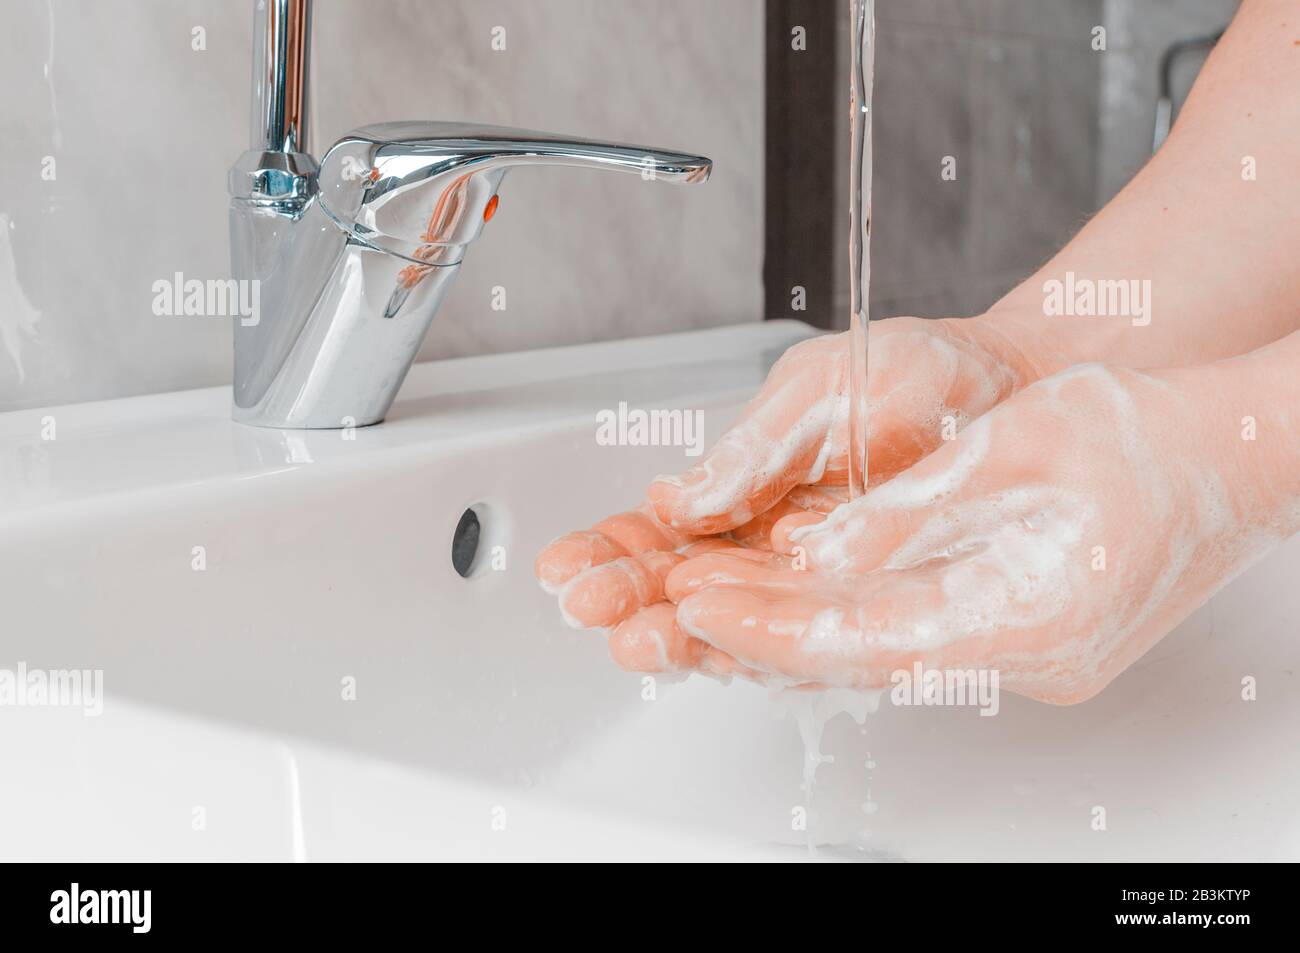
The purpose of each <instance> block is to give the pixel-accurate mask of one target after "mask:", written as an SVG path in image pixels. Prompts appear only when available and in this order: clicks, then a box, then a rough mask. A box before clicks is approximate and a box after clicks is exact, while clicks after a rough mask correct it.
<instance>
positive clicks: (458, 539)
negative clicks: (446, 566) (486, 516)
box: [451, 507, 483, 579]
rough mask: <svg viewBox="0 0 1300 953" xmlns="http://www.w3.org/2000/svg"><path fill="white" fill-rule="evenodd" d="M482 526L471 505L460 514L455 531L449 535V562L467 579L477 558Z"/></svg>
mask: <svg viewBox="0 0 1300 953" xmlns="http://www.w3.org/2000/svg"><path fill="white" fill-rule="evenodd" d="M482 535H483V526H482V524H481V523H480V522H479V516H478V513H476V512H475V511H474V508H473V507H470V508H469V509H467V510H466V511H465V512H464V513H462V514H460V522H458V523H457V524H456V532H455V533H454V534H453V535H452V537H451V564H452V566H454V567H455V568H456V572H458V573H459V574H460V575H461V576H463V577H464V578H466V579H468V578H469V575H470V573H472V572H473V571H474V564H475V562H477V559H478V544H479V540H480V538H481V537H482Z"/></svg>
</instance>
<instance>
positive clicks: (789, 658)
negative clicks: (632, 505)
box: [665, 365, 1266, 703]
mask: <svg viewBox="0 0 1300 953" xmlns="http://www.w3.org/2000/svg"><path fill="white" fill-rule="evenodd" d="M1192 397H1193V395H1192V394H1191V393H1190V392H1189V389H1188V388H1185V387H1182V386H1176V385H1175V384H1173V383H1171V382H1170V380H1166V379H1162V378H1161V377H1159V376H1156V375H1145V374H1141V373H1138V372H1135V371H1127V370H1117V369H1109V368H1105V367H1102V366H1099V365H1084V366H1081V367H1078V368H1074V369H1072V370H1069V371H1066V372H1064V373H1062V374H1058V375H1056V376H1054V377H1050V378H1047V379H1045V380H1043V381H1041V382H1039V383H1037V384H1034V385H1032V386H1030V387H1028V388H1026V389H1025V390H1023V391H1021V392H1020V393H1018V394H1016V395H1015V396H1014V397H1012V398H1010V399H1009V400H1007V401H1006V402H1004V403H1002V404H1001V405H1000V406H998V407H997V408H996V409H994V410H993V411H991V412H989V413H988V414H986V415H984V416H983V417H981V418H979V419H978V420H976V421H975V422H973V423H972V424H971V425H970V426H968V427H967V428H966V429H965V430H964V431H963V432H962V433H961V434H960V435H959V436H958V437H957V438H956V439H955V440H953V441H951V442H950V443H947V444H945V445H944V446H943V447H942V448H941V449H939V450H938V451H936V452H934V453H933V454H931V455H930V456H928V457H926V458H925V459H923V460H921V461H920V462H918V463H916V464H915V465H914V466H912V467H911V468H910V469H908V470H907V471H906V472H904V473H902V474H900V475H898V476H896V477H895V478H894V479H892V480H891V481H889V482H888V483H885V484H884V485H882V486H879V487H877V488H875V489H873V490H871V491H869V492H868V493H867V494H866V495H864V496H863V497H861V498H859V499H857V500H855V501H853V502H851V503H847V504H845V505H843V506H840V507H839V508H837V509H836V510H834V511H833V512H832V513H831V514H830V515H829V516H828V517H825V518H822V517H820V516H817V515H815V514H793V515H789V516H786V517H784V518H783V519H782V520H781V521H780V522H778V524H777V525H776V526H775V528H774V530H773V539H774V542H775V544H776V548H777V550H778V551H779V552H778V553H774V554H771V555H768V556H766V557H764V558H762V559H761V560H755V559H737V558H735V557H734V556H733V555H731V554H728V553H711V554H705V555H701V556H699V557H698V558H693V559H690V560H687V561H685V562H683V563H681V564H680V565H678V566H676V567H674V568H673V570H672V571H671V572H670V574H669V575H668V577H667V580H666V583H665V592H666V594H667V595H668V596H669V598H670V599H672V600H674V601H677V602H679V605H678V610H677V619H678V623H679V625H680V627H681V628H682V630H683V631H685V632H686V633H687V634H689V635H691V636H694V637H695V638H697V639H699V640H701V641H703V642H706V643H708V644H709V645H710V646H713V647H715V648H717V649H720V650H722V651H725V652H727V653H728V654H729V655H730V656H731V657H732V658H734V659H735V660H736V661H737V663H738V664H739V665H742V666H744V667H745V669H747V670H748V671H749V672H751V673H759V675H758V677H759V678H760V679H765V678H777V679H781V680H784V681H788V682H793V683H819V684H826V685H845V686H851V687H857V688H879V687H885V686H887V685H888V684H889V683H890V676H891V673H893V672H896V671H899V670H908V671H910V670H911V668H912V666H913V665H914V664H915V663H916V662H920V663H921V664H922V665H923V666H924V667H926V668H931V669H954V668H960V669H972V668H973V669H987V670H997V671H998V673H999V678H1000V684H1001V685H1002V686H1003V687H1006V688H1008V689H1010V690H1012V691H1017V692H1020V693H1022V694H1025V695H1029V696H1031V697H1034V698H1038V699H1041V700H1046V701H1052V702H1058V703H1068V702H1074V701H1079V700H1083V699H1086V698H1088V697H1090V696H1092V695H1093V694H1095V693H1096V692H1098V691H1100V690H1101V688H1103V687H1104V686H1105V685H1106V684H1107V683H1108V682H1109V681H1110V680H1111V679H1112V678H1114V677H1115V676H1116V675H1117V674H1118V673H1119V672H1121V671H1123V669H1124V668H1125V667H1127V666H1128V665H1129V664H1130V663H1132V662H1133V661H1134V660H1135V659H1137V658H1138V657H1139V656H1141V655H1142V654H1143V653H1144V652H1145V651H1147V649H1149V648H1150V647H1151V646H1152V645H1153V644H1154V643H1155V642H1156V641H1157V640H1158V639H1159V638H1160V637H1161V636H1163V635H1164V634H1165V633H1167V632H1168V631H1169V630H1170V629H1172V628H1173V627H1174V626H1175V625H1176V624H1177V623H1178V622H1179V621H1181V620H1182V619H1183V618H1185V617H1186V616H1187V615H1188V614H1189V613H1190V612H1191V611H1192V610H1193V609H1195V608H1196V607H1197V606H1198V605H1200V604H1201V603H1202V602H1203V601H1204V600H1205V599H1206V598H1208V596H1209V595H1210V594H1211V593H1212V592H1213V591H1214V590H1215V589H1216V588H1217V587H1218V586H1219V585H1221V584H1222V583H1223V582H1224V581H1226V579H1228V578H1230V577H1231V575H1232V574H1233V573H1234V572H1236V571H1238V570H1239V569H1240V567H1241V566H1242V565H1243V563H1244V561H1245V560H1247V559H1248V558H1249V557H1250V556H1251V552H1252V547H1254V545H1255V543H1258V542H1260V541H1261V540H1262V539H1263V535H1266V534H1260V533H1258V532H1254V531H1252V530H1250V529H1249V527H1248V525H1247V524H1248V520H1249V511H1250V507H1251V491H1250V489H1249V486H1250V484H1249V483H1248V482H1245V481H1243V480H1242V479H1241V477H1240V474H1233V473H1232V465H1231V463H1230V462H1229V460H1228V458H1229V457H1230V456H1231V454H1232V452H1233V451H1232V449H1231V447H1232V443H1233V441H1234V440H1235V442H1236V443H1237V444H1240V443H1241V441H1240V440H1239V439H1236V438H1237V435H1236V434H1235V433H1232V434H1231V438H1232V439H1229V440H1227V441H1226V442H1225V440H1224V439H1223V435H1222V434H1209V433H1205V432H1200V431H1205V430H1206V427H1205V425H1204V424H1203V422H1202V421H1201V420H1200V419H1199V418H1197V416H1196V411H1195V410H1194V408H1195V406H1196V403H1195V401H1194V400H1193V399H1192ZM1198 428H1199V431H1198ZM1220 429H1225V430H1231V429H1232V428H1231V426H1230V427H1226V428H1220ZM1225 447H1226V448H1227V449H1226V450H1225V449H1224V448H1225ZM1216 448H1217V449H1216ZM1256 548H1257V547H1256Z"/></svg>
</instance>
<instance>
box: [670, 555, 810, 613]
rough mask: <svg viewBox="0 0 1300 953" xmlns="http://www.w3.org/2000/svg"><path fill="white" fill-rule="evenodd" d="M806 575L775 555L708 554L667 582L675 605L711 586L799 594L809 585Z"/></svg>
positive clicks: (690, 561)
mask: <svg viewBox="0 0 1300 953" xmlns="http://www.w3.org/2000/svg"><path fill="white" fill-rule="evenodd" d="M803 575H804V574H803V573H800V572H799V571H797V570H794V569H792V568H791V566H790V560H789V559H787V558H785V557H784V556H779V555H775V554H773V553H753V552H749V553H727V552H720V553H707V554H705V555H703V556H697V557H696V558H694V559H688V560H686V561H684V562H681V563H679V564H678V565H676V566H675V567H673V569H672V571H671V572H669V573H668V576H667V579H666V580H665V582H664V592H665V594H666V595H667V596H668V599H669V600H670V601H672V602H678V601H680V600H681V599H684V598H686V597H687V596H689V595H691V594H692V593H695V592H699V591H700V590H701V589H706V588H708V587H710V586H763V587H772V588H775V589H781V590H784V591H788V592H796V591H798V590H799V589H801V588H802V587H803V586H804V585H805V580H804V579H803V578H802V576H803Z"/></svg>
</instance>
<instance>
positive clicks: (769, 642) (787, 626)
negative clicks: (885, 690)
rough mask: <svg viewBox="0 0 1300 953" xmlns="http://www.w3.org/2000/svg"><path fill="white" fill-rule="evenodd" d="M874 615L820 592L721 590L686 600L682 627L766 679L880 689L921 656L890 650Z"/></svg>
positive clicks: (679, 615) (680, 614)
mask: <svg viewBox="0 0 1300 953" xmlns="http://www.w3.org/2000/svg"><path fill="white" fill-rule="evenodd" d="M874 608H877V607H875V606H872V607H871V608H867V609H857V608H855V607H854V606H853V605H852V603H851V602H847V601H842V600H838V599H835V598H833V597H832V598H828V597H827V596H826V595H824V594H821V593H817V592H807V591H805V592H797V593H792V592H779V591H775V590H772V589H767V588H760V587H744V586H716V587H712V588H707V589H702V590H700V591H698V592H696V593H694V594H692V595H690V596H687V597H686V598H684V599H683V600H682V601H681V603H679V605H678V607H677V622H678V625H679V627H680V628H681V629H682V631H683V632H685V633H686V634H687V635H690V636H692V637H694V638H697V639H700V640H702V641H704V642H707V643H708V644H709V645H711V646H713V647H715V648H718V649H721V650H722V651H724V652H727V653H728V654H729V655H731V656H733V657H734V658H735V659H736V660H737V661H738V662H740V664H742V665H745V666H747V667H749V668H751V669H754V670H756V671H759V672H762V673H766V674H767V675H778V676H781V677H783V678H787V679H791V680H793V681H795V682H796V683H805V682H818V683H822V684H825V685H834V686H844V687H853V688H878V687H882V686H884V685H886V684H888V682H889V675H890V673H891V672H892V671H895V670H896V669H898V668H901V667H907V665H910V664H911V660H912V659H913V658H915V657H916V655H917V653H916V652H915V650H912V651H900V650H898V649H894V648H890V647H889V646H890V645H891V643H890V642H889V641H888V640H886V639H882V638H880V637H878V633H877V630H876V629H875V628H874V627H873V626H871V625H867V624H865V623H864V620H869V619H871V615H870V612H871V611H872V609H874ZM904 663H906V665H905V664H904Z"/></svg>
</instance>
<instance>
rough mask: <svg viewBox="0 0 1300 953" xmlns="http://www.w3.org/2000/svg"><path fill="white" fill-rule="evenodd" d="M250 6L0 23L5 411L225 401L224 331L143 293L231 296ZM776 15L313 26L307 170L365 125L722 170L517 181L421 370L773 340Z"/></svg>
mask: <svg viewBox="0 0 1300 953" xmlns="http://www.w3.org/2000/svg"><path fill="white" fill-rule="evenodd" d="M251 2H252V0H112V2H108V0H95V2H89V0H48V2H42V0H0V411H3V410H8V409H14V408H16V407H29V406H41V405H46V404H53V403H64V402H71V401H78V400H89V399H95V398H101V397H108V396H118V395H128V394H139V393H147V392H153V391H163V390H171V389H178V388H187V387H197V386H202V385H207V384H216V383H221V382H224V381H227V380H229V374H230V364H231V354H230V346H231V345H230V328H229V320H228V319H221V318H167V317H158V316H155V315H154V314H153V311H152V307H151V305H152V301H153V293H152V291H151V286H152V283H153V282H154V281H156V280H158V279H161V278H169V277H170V276H172V275H173V274H174V273H175V272H178V271H179V272H182V273H183V274H184V275H185V276H186V277H187V278H193V277H198V278H210V277H221V276H224V275H225V274H227V273H228V257H227V254H228V253H227V236H226V203H227V199H226V185H225V178H226V170H227V168H228V167H229V165H230V164H231V162H233V161H234V159H235V158H236V157H237V156H238V155H239V153H240V152H242V151H243V150H244V149H245V148H246V147H247V140H248V127H249V117H248V95H249V75H250V72H251V70H250V55H251V54H250V50H251V46H252V42H251V21H252V6H251ZM762 14H763V8H762V4H761V3H760V2H757V0H709V2H707V3H700V2H697V0H617V2H612V0H317V4H316V15H315V30H314V42H313V50H312V53H313V60H314V67H315V70H314V72H315V85H314V94H315V95H314V126H313V128H314V130H315V132H314V135H315V138H316V146H317V149H316V151H317V153H318V154H319V153H320V152H321V151H322V150H321V149H320V146H321V145H327V144H328V143H329V142H332V141H333V139H334V138H336V137H337V136H339V135H340V134H342V133H343V132H345V131H347V130H348V129H350V128H352V127H354V126H357V125H360V124H363V123H366V122H376V121H382V120H392V119H403V118H412V119H418V118H428V119H461V120H471V121H478V122H488V123H497V124H502V125H518V126H523V127H526V128H527V127H532V128H540V129H549V130H555V131H561V132H571V133H574V134H576V135H584V136H591V137H607V138H611V139H614V140H623V141H631V142H637V143H641V144H645V145H663V146H667V147H673V148H678V149H682V150H687V151H693V152H699V153H703V154H705V155H709V156H711V157H713V158H714V159H715V160H716V163H717V165H716V169H717V171H716V174H715V176H714V178H713V180H712V181H710V182H709V183H708V184H707V185H706V186H703V187H698V188H695V187H692V188H672V187H669V186H667V185H664V184H663V183H648V182H643V181H641V180H640V179H639V178H638V177H636V176H616V175H602V174H598V173H591V172H586V171H576V170H568V169H530V170H518V171H516V172H513V173H511V174H510V176H509V178H508V179H507V180H506V183H505V186H504V188H503V190H502V194H501V206H500V212H499V213H498V215H497V216H496V218H495V219H494V220H493V222H492V225H491V227H489V228H488V229H487V230H486V232H485V234H484V236H483V238H482V239H481V240H480V241H479V243H478V244H477V245H476V246H475V247H474V248H473V249H472V251H471V253H470V255H469V256H468V257H467V259H466V263H465V265H464V266H463V268H462V272H461V274H460V276H459V278H458V280H457V284H456V286H455V287H454V288H453V290H452V292H451V294H450V297H449V299H448V300H447V302H446V303H445V305H444V307H443V309H442V312H441V313H440V314H439V315H438V318H437V320H436V322H435V324H434V326H433V329H432V330H431V332H430V334H429V339H428V341H427V342H426V346H425V349H424V351H423V352H422V356H423V357H425V358H429V357H434V356H445V355H458V354H469V353H477V352H485V351H496V350H511V349H519V348H529V347H538V346H544V345H548V344H563V343H569V342H576V341H586V340H594V339H601V338H614V337H625V336H630V335H640V334H653V333H656V332H662V331H669V330H678V329H682V328H688V327H700V326H709V325H717V324H730V323H735V322H739V321H747V320H758V319H759V318H760V316H761V308H762V287H761V267H762V261H761V255H762V233H761V229H762V192H763V181H762V123H763V52H762V51H763V44H762V36H763V33H762V30H763V16H762ZM497 25H501V26H504V27H505V28H506V34H505V36H506V50H505V51H494V50H493V49H492V47H491V38H492V37H491V31H492V28H493V27H494V26H497ZM196 27H201V28H202V29H203V30H204V37H203V38H204V41H205V46H206V49H204V50H201V51H199V50H194V49H193V48H192V35H193V34H192V31H193V30H194V29H195V28H196ZM47 156H49V157H53V159H54V161H55V166H54V172H55V178H54V179H53V181H47V180H45V179H43V178H42V176H41V173H42V170H43V168H44V166H43V163H44V162H45V157H47ZM497 285H500V286H502V287H504V288H505V289H506V310H505V311H494V310H492V309H491V291H492V288H493V287H494V286H497Z"/></svg>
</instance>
